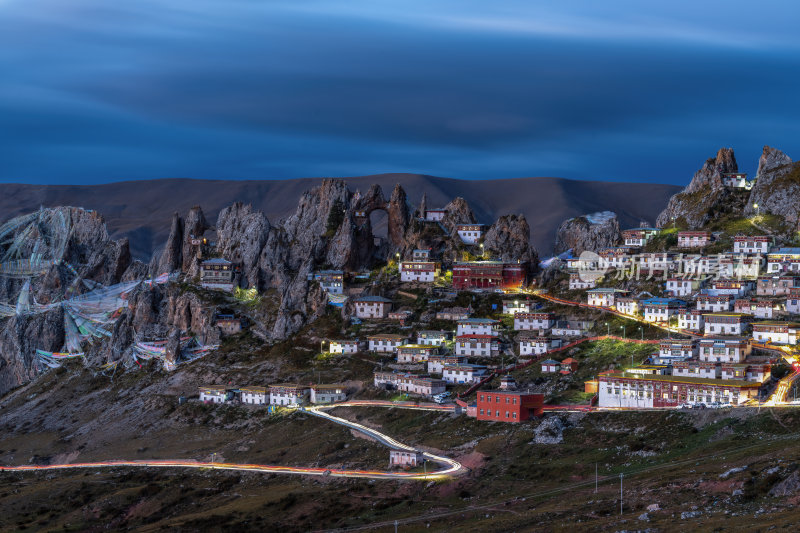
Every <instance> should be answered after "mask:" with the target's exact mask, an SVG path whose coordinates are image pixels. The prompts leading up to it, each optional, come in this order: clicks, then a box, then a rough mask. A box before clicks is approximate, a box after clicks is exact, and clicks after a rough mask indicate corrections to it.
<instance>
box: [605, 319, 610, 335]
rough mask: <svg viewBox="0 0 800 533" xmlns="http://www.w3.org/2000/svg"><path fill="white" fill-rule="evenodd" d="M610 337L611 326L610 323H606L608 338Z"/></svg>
mask: <svg viewBox="0 0 800 533" xmlns="http://www.w3.org/2000/svg"><path fill="white" fill-rule="evenodd" d="M610 336H611V326H609V325H608V322H606V337H610Z"/></svg>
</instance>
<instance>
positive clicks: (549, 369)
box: [542, 359, 561, 374]
mask: <svg viewBox="0 0 800 533" xmlns="http://www.w3.org/2000/svg"><path fill="white" fill-rule="evenodd" d="M560 371H561V363H559V362H558V361H556V360H554V359H547V360H545V361H542V374H555V373H556V372H560Z"/></svg>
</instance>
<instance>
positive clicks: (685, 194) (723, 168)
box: [656, 148, 746, 229]
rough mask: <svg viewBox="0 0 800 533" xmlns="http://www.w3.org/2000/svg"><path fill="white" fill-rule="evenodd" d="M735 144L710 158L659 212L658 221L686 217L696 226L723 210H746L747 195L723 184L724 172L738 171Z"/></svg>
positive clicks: (665, 223)
mask: <svg viewBox="0 0 800 533" xmlns="http://www.w3.org/2000/svg"><path fill="white" fill-rule="evenodd" d="M738 170H739V167H738V165H737V163H736V157H735V156H734V153H733V149H732V148H720V149H719V151H718V152H717V155H716V157H713V158H710V159H708V160H706V162H705V163H704V164H703V166H702V167H701V168H700V170H698V171H697V172H695V174H694V176H693V177H692V181H691V182H690V183H689V185H688V186H687V187H686V188H685V189H684V190H683V191H681V192H679V193H678V194H676V195H675V196H673V197H672V198H670V200H669V203H668V204H667V208H666V209H665V210H664V211H662V212H661V214H660V215H658V219H657V220H656V225H657V226H658V227H665V226H668V225H670V224H671V223H672V221H673V220H679V219H680V220H683V222H685V224H686V226H688V227H689V228H692V229H697V228H701V227H703V226H704V225H705V224H707V223H708V222H709V221H710V220H712V219H713V218H715V217H717V216H719V215H721V214H723V213H724V214H737V213H738V214H742V213H743V212H744V208H745V202H746V198H745V197H742V195H741V194H738V193H736V192H734V191H732V190H730V189H728V188H727V187H725V186H724V185H723V184H722V179H721V174H722V173H724V172H737V171H738Z"/></svg>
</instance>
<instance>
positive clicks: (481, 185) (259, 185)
mask: <svg viewBox="0 0 800 533" xmlns="http://www.w3.org/2000/svg"><path fill="white" fill-rule="evenodd" d="M321 179H322V178H302V179H289V180H259V181H256V180H252V181H225V180H194V179H159V180H145V181H125V182H118V183H108V184H102V185H26V184H0V219H2V220H6V219H8V218H11V217H14V216H17V215H20V214H22V213H26V212H29V211H32V210H34V209H37V208H38V207H39V206H45V207H52V206H59V205H72V206H80V207H84V208H87V209H94V210H96V211H98V212H100V213H101V214H102V215H103V216H104V217H105V219H106V221H107V223H108V228H109V232H110V233H111V236H112V237H113V238H115V239H118V238H120V237H128V238H129V239H130V243H131V250H132V252H133V254H134V255H135V256H136V257H139V258H142V259H147V258H149V256H150V255H151V254H152V252H153V251H154V250H155V249H156V248H157V247H159V246H162V245H163V243H164V242H165V240H166V237H167V235H168V233H169V228H170V220H171V217H172V214H173V213H174V212H175V211H178V212H181V213H184V212H186V211H187V210H188V209H189V208H190V207H192V206H195V205H200V206H202V207H203V210H204V211H205V213H206V215H207V216H208V217H209V220H210V221H215V220H216V217H217V214H218V213H219V211H220V209H222V208H223V207H225V206H228V205H230V204H231V203H233V202H235V201H242V202H245V203H251V204H253V206H254V207H255V208H257V209H260V210H262V211H263V212H264V213H266V215H267V216H268V217H269V219H270V220H273V221H276V220H278V219H280V218H283V217H285V216H287V215H289V214H290V213H293V212H294V211H295V209H296V207H297V200H298V198H299V197H300V195H301V194H302V192H303V191H305V190H307V189H309V188H311V187H314V186H315V185H317V184H319V183H320V181H321ZM345 179H346V181H347V182H348V184H349V186H350V187H351V189H353V190H356V189H359V190H361V191H362V192H366V191H367V190H368V189H369V187H370V185H371V184H373V183H377V184H379V185H380V186H381V188H382V189H383V190H384V193H385V194H387V195H388V194H390V193H391V190H392V188H393V187H394V185H395V184H396V183H400V184H401V185H402V186H403V188H404V189H405V190H406V192H407V194H408V198H409V201H410V202H411V203H413V204H417V203H419V201H420V199H421V197H422V193H423V192H425V193H427V195H428V207H429V208H431V207H438V206H444V205H445V204H446V203H447V202H448V201H450V200H451V199H452V198H454V197H456V196H462V197H464V198H465V199H466V200H467V202H469V205H470V207H472V209H473V211H474V212H475V215H476V216H477V217H478V220H479V221H481V222H484V223H486V224H491V223H492V222H494V220H496V219H497V217H498V216H500V215H504V214H516V213H522V214H524V215H525V217H526V218H527V219H528V222H529V224H530V227H531V241H532V243H533V245H534V246H536V248H537V249H539V250H540V252H541V253H542V254H547V253H549V252H550V251H551V250H552V248H553V242H554V239H555V233H556V230H557V229H558V226H559V225H560V224H561V222H563V221H564V220H565V219H567V218H570V217H574V216H578V215H583V214H586V213H592V212H595V211H605V210H610V211H614V212H616V213H617V215H618V216H619V220H620V224H621V225H622V227H623V228H625V227H629V226H634V225H638V223H639V222H640V221H641V220H647V221H649V222H650V223H654V222H655V218H656V217H657V216H658V213H660V212H661V210H662V209H664V207H665V206H666V204H667V201H668V200H669V198H670V196H672V195H673V194H675V193H677V192H678V191H679V190H680V187H677V186H674V185H658V184H649V183H618V182H599V181H579V180H568V179H562V178H517V179H499V180H459V179H450V178H437V177H434V176H426V175H420V174H377V175H372V176H361V177H353V178H345ZM376 233H377V231H376Z"/></svg>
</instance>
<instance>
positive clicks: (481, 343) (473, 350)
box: [455, 335, 500, 357]
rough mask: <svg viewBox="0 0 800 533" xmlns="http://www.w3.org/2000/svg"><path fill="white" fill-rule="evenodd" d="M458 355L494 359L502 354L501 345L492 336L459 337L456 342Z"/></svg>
mask: <svg viewBox="0 0 800 533" xmlns="http://www.w3.org/2000/svg"><path fill="white" fill-rule="evenodd" d="M455 353H456V355H469V356H472V357H493V356H496V355H499V354H500V343H499V342H498V341H497V337H494V336H492V335H459V336H457V337H456V342H455Z"/></svg>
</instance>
